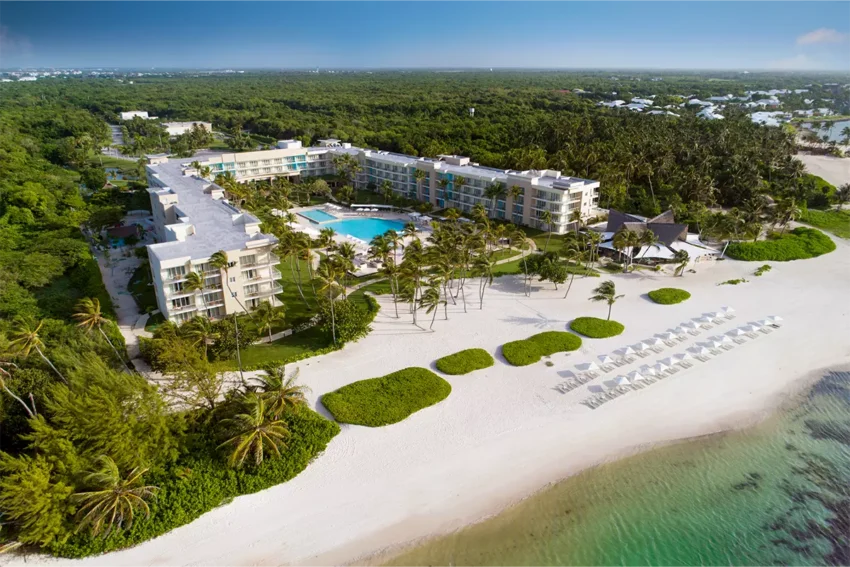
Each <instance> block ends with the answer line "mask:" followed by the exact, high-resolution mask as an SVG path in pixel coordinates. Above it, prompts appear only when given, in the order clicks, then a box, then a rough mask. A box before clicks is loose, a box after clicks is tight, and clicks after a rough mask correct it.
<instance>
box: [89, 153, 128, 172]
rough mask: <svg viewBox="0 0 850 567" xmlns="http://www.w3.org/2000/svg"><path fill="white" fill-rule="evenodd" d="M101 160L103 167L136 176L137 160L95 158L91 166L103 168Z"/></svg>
mask: <svg viewBox="0 0 850 567" xmlns="http://www.w3.org/2000/svg"><path fill="white" fill-rule="evenodd" d="M101 160H102V164H103V167H116V168H118V169H120V170H121V171H122V172H127V173H131V174H133V175H136V172H137V168H136V160H135V159H121V158H118V157H115V156H105V155H100V156H94V157H93V158H91V159H90V160H89V164H90V165H91V166H92V167H101Z"/></svg>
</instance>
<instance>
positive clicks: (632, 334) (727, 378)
mask: <svg viewBox="0 0 850 567" xmlns="http://www.w3.org/2000/svg"><path fill="white" fill-rule="evenodd" d="M848 252H850V244H848V243H847V242H844V241H839V242H838V249H837V250H836V251H835V252H833V253H831V254H828V255H826V256H823V257H820V258H816V259H812V260H803V261H797V262H790V263H779V262H775V263H772V266H773V270H772V271H770V272H768V273H767V274H765V275H763V276H761V277H754V276H753V275H752V273H753V270H754V269H755V268H756V267H757V266H758V265H759V264H757V263H743V262H735V261H731V260H726V261H722V262H717V263H711V262H707V263H704V264H700V265H698V266H697V268H696V270H697V273H696V274H692V273H686V274H685V276H684V277H681V278H679V277H676V278H674V277H672V276H671V275H670V274H669V273H667V274H656V273H651V272H637V273H634V274H629V275H614V276H608V275H603V279H613V280H614V281H615V282H616V284H617V289H618V292H619V293H624V294H626V297H625V298H623V299H622V300H620V301H619V302H618V303H617V304H616V305H615V306H614V309H613V318H614V319H616V320H618V321H620V322H622V323H623V324H625V326H626V331H625V332H624V333H623V335H621V336H619V337H615V338H610V339H605V340H591V339H585V341H584V345H583V347H582V349H581V350H580V351H577V352H574V353H571V354H569V355H565V354H563V353H561V354H557V355H553V356H552V357H551V361H552V362H553V363H554V366H552V367H547V366H546V365H545V364H544V362H543V361H541V362H539V363H537V364H534V365H531V366H527V367H523V368H514V367H511V366H508V365H507V364H506V363H505V362H504V360H503V359H501V356H500V355H498V352H499V346H500V345H501V344H502V343H504V342H506V341H509V340H514V339H519V338H525V337H527V336H529V335H532V334H534V333H537V332H540V331H543V330H564V329H565V328H566V326H567V325H568V323H569V321H570V320H572V319H573V318H575V317H578V316H584V315H592V316H600V317H604V316H605V313H606V310H607V307H606V306H605V305H603V304H597V303H591V302H590V301H588V299H587V298H588V296H589V295H590V290H591V288H592V287H594V286H596V285H598V283H599V282H600V281H601V279H599V278H586V279H582V278H576V280H575V283H574V285H573V288H572V291H571V292H570V296H569V298H568V299H566V300H565V299H563V294H564V291H563V287H562V288H561V289H560V290H559V291H557V292H556V291H554V290H553V289H552V286H551V284H548V283H547V284H537V283H535V285H534V290H533V291H532V294H531V297H524V296H523V295H522V291H521V282H520V279H519V278H518V277H513V276H512V277H503V278H499V279H497V280H495V282H494V284H493V286H492V288H491V289H488V290H487V293H486V296H485V301H484V309H483V310H479V309H478V305H477V302H476V301H471V302H470V305H469V306H468V310H469V312H468V313H466V314H464V313H463V309H462V307H461V306H460V305H457V306H450V308H449V320H448V321H444V320H442V313H440V315H438V317H437V321H436V324H435V325H434V329H435V332H426V331H422V330H419V329H417V328H416V327H413V326H412V325H411V324H410V322H409V319H407V318H402V320H396V319H394V318H393V317H392V313H393V310H392V308H391V306H390V304H389V302H388V301H387V299H388V298H387V297H381V298H380V301H381V304H382V307H383V308H382V311H381V313H380V314H379V316H378V318H377V320H376V321H375V323H374V332H373V333H371V334H370V335H369V336H368V337H367V338H366V339H364V340H362V341H360V342H359V343H356V344H353V345H350V346H348V347H346V348H345V349H344V350H343V351H341V352H337V353H333V354H330V355H327V356H323V357H320V358H315V359H311V360H306V361H304V362H302V363H300V364H299V366H300V367H301V380H302V381H303V382H304V383H306V384H308V385H309V386H310V387H311V388H312V395H311V401H312V403H314V404H315V405H316V407H317V409H318V410H319V411H321V412H324V410H323V408H322V407H321V405H320V404H318V398H319V397H320V395H321V394H323V393H325V392H328V391H331V390H334V389H336V388H338V387H340V386H343V385H345V384H348V383H350V382H353V381H355V380H360V379H364V378H371V377H375V376H381V375H383V374H386V373H388V372H391V371H394V370H398V369H400V368H403V367H407V366H425V367H431V368H433V362H434V360H435V359H436V358H439V357H441V356H444V355H447V354H451V353H453V352H456V351H458V350H461V349H464V348H470V347H483V348H485V349H487V350H489V351H490V352H492V353H494V354H496V355H497V356H496V358H497V362H496V365H495V366H494V367H492V368H489V369H486V370H481V371H478V372H475V373H472V374H469V375H466V376H458V377H448V380H449V382H450V383H451V384H452V388H453V391H452V394H451V395H450V396H449V398H448V399H446V400H444V401H443V402H441V403H439V404H437V405H436V406H433V407H431V408H427V409H425V410H422V411H420V412H418V413H416V414H414V415H413V416H411V417H410V418H408V419H406V420H404V421H403V422H401V423H398V424H395V425H391V426H387V427H382V428H376V429H370V428H366V427H358V426H347V425H345V426H343V427H342V432H341V434H340V435H339V436H338V437H337V438H335V439H334V440H333V441H332V442H331V443H330V445H329V446H328V449H327V451H326V452H325V453H324V454H323V455H321V456H320V457H319V458H318V459H317V460H316V461H315V462H314V463H313V464H312V465H310V467H309V468H307V470H305V471H304V472H303V473H302V474H301V475H299V476H298V477H297V478H295V479H294V480H292V481H291V482H288V483H286V484H283V485H280V486H277V487H274V488H271V489H269V490H266V491H263V492H261V493H258V494H254V495H250V496H243V497H240V498H237V499H236V500H234V501H233V502H232V503H230V504H227V505H225V506H222V507H220V508H218V509H216V510H214V511H212V512H210V513H208V514H206V515H204V516H202V517H201V518H199V519H198V520H196V521H194V522H192V523H191V524H189V525H186V526H183V527H181V528H178V529H176V530H174V531H172V532H170V533H168V534H166V535H164V536H162V537H160V538H157V539H155V540H152V541H149V542H146V543H144V544H142V545H139V546H137V547H135V548H132V549H128V550H124V551H121V552H116V553H111V554H108V555H106V556H101V557H92V558H88V559H84V560H80V561H65V560H62V561H56V563H67V564H72V563H73V564H83V565H285V564H339V563H344V562H351V561H354V560H356V559H357V558H361V557H364V556H367V555H369V554H373V553H376V552H379V551H380V550H382V549H385V548H388V547H392V546H399V545H404V544H405V543H409V542H411V541H413V540H416V539H418V538H423V537H428V536H431V535H436V534H441V533H445V532H448V531H451V530H454V529H457V528H458V527H461V526H463V525H464V524H468V523H470V522H474V521H477V520H480V519H482V518H484V517H486V516H488V515H491V514H493V513H496V512H498V511H499V510H500V509H503V508H504V507H505V506H508V505H510V504H511V503H513V502H516V501H518V500H519V499H522V498H524V497H526V496H528V495H529V494H531V493H533V492H535V491H537V490H539V489H541V488H543V487H545V486H546V485H548V484H550V483H552V482H555V481H558V480H560V479H562V478H564V477H566V476H568V475H570V474H572V473H575V472H577V471H579V470H581V469H583V468H586V467H589V466H592V465H594V464H596V463H600V462H604V461H606V460H610V459H614V458H616V457H618V456H622V455H623V454H626V453H629V452H634V451H637V450H641V449H643V448H646V447H649V446H651V444H653V443H659V442H666V441H671V440H675V439H680V438H685V437H691V436H696V435H702V434H707V433H711V432H716V431H719V430H723V429H727V428H730V427H734V426H737V425H741V424H745V423H751V422H752V421H753V420H756V419H758V418H760V417H761V416H763V415H764V414H765V412H766V411H767V410H768V409H770V408H772V407H773V406H775V405H776V404H778V403H780V402H781V401H782V400H785V399H787V397H788V396H789V395H791V394H792V393H794V392H795V391H797V390H799V388H800V387H802V386H803V385H804V384H803V382H805V379H804V378H803V377H805V376H806V375H808V374H810V372H811V371H812V370H813V369H816V368H823V367H826V366H829V365H832V364H842V363H847V362H848V361H850V342H848V337H850V300H848V295H847V290H848V281H850V253H848ZM740 277H744V278H746V279H748V280H749V283H744V284H741V285H737V286H730V285H723V286H718V285H717V284H718V283H720V282H722V281H725V280H728V279H731V278H740ZM659 287H680V288H684V289H686V290H688V291H690V292H691V293H692V298H691V299H690V300H688V301H686V302H684V303H682V304H678V305H672V306H662V305H656V304H654V303H652V302H651V301H650V300H649V299H648V298H646V296H645V294H646V292H648V291H650V290H653V289H657V288H659ZM476 288H477V284H476V282H472V284H471V285H470V288H469V289H470V292H469V293H467V297H468V298H471V297H473V296H475V295H476V294H475V291H474V290H475V289H476ZM724 305H730V306H732V307H734V308H735V309H736V310H737V318H736V319H734V320H733V321H729V322H726V323H723V324H721V325H719V326H718V327H717V328H716V329H712V330H710V331H703V332H702V333H701V334H700V336H699V337H689V338H688V341H687V342H685V343H680V344H679V345H678V346H677V347H676V348H667V347H665V350H664V352H662V353H661V354H658V355H651V356H649V357H647V358H645V359H638V360H637V361H636V362H635V363H633V364H631V365H629V366H626V367H623V368H619V369H617V370H616V372H612V373H609V374H606V375H603V376H601V377H600V378H597V379H595V380H593V381H592V382H590V383H589V384H587V385H585V386H583V387H580V388H579V389H577V390H574V391H572V392H569V393H567V394H562V393H560V392H558V391H556V390H555V389H554V386H555V385H556V384H557V383H559V382H562V381H563V380H564V379H565V378H564V377H563V373H565V372H566V371H569V370H575V365H576V364H578V363H581V362H588V361H591V360H594V361H595V360H596V356H597V355H599V354H604V353H609V352H611V351H612V350H614V349H617V348H619V347H622V346H626V345H630V344H633V343H635V342H637V341H639V340H641V339H645V338H649V337H651V336H652V335H653V334H655V333H659V332H663V331H665V330H666V329H668V328H669V327H672V326H676V325H677V324H679V323H681V322H683V321H686V320H689V319H691V318H693V317H698V316H700V315H702V314H703V313H705V312H709V311H716V310H718V309H720V308H721V306H724ZM400 311H402V312H403V311H405V309H404V308H403V307H402V308H401V309H400ZM769 315H779V316H781V317H782V318H784V321H785V322H784V326H783V327H782V328H781V329H779V330H777V331H775V332H773V333H771V334H769V335H762V334H761V333H759V334H758V338H756V339H753V340H747V342H746V344H743V345H736V346H735V348H734V349H733V350H731V351H729V352H725V353H723V354H721V355H719V356H717V357H716V358H715V357H712V358H711V359H710V360H709V361H708V362H694V367H693V368H691V369H689V370H685V371H682V372H679V373H677V374H676V375H674V376H672V377H669V378H666V379H665V380H663V381H661V382H658V383H655V384H653V385H651V386H649V387H647V388H645V389H643V390H640V391H635V392H630V393H629V394H627V395H625V396H623V397H620V398H618V399H616V400H613V401H610V402H608V403H606V404H605V405H603V406H602V407H600V408H599V409H596V410H591V409H589V408H588V407H585V406H584V405H581V404H580V402H581V400H582V399H584V398H586V397H587V396H588V395H589V388H590V387H593V386H598V385H599V384H600V383H602V382H603V381H604V380H607V379H610V378H613V377H614V376H616V375H617V374H624V373H626V372H628V371H630V370H634V369H637V368H638V367H639V366H641V365H643V364H647V363H650V364H651V363H654V362H655V361H656V360H657V359H660V358H663V357H667V356H671V355H672V354H675V353H680V352H684V350H685V349H686V348H687V347H689V346H692V345H694V344H696V343H697V342H698V341H701V340H705V338H707V337H708V336H711V335H715V334H720V333H724V332H726V331H728V330H731V329H732V328H733V327H735V326H737V325H742V324H745V323H747V322H749V321H755V320H759V319H763V318H765V317H766V316H769ZM20 560H21V559H15V561H20Z"/></svg>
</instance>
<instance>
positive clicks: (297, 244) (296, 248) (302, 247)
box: [293, 232, 316, 298]
mask: <svg viewBox="0 0 850 567" xmlns="http://www.w3.org/2000/svg"><path fill="white" fill-rule="evenodd" d="M293 253H294V256H295V262H296V264H295V266H296V268H297V269H296V270H295V271H296V272H297V273H298V281H299V283H301V279H302V278H301V264H304V265H305V266H307V276H308V278H309V280H310V288H311V289H312V290H313V297H314V298H315V297H316V284H315V282H314V281H313V280H314V278H313V241H312V240H311V239H310V236H309V235H308V234H307V233H306V232H296V233H295V235H294V238H293Z"/></svg>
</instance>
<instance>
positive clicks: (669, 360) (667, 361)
mask: <svg viewBox="0 0 850 567" xmlns="http://www.w3.org/2000/svg"><path fill="white" fill-rule="evenodd" d="M676 362H677V361H676V360H674V359H673V357H672V356H668V357H667V358H662V359H661V360H659V361H658V364H656V366H658V365H659V364H660V365H662V366H668V367H669V366H673V365H674V364H676Z"/></svg>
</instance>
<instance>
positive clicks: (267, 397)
mask: <svg viewBox="0 0 850 567" xmlns="http://www.w3.org/2000/svg"><path fill="white" fill-rule="evenodd" d="M298 373H299V371H298V368H296V369H295V371H294V372H292V373H291V374H290V375H289V376H287V375H286V370H285V368H284V367H283V366H282V365H281V366H274V367H272V368H268V369H266V375H265V376H260V377H259V378H257V379H258V380H259V381H260V388H261V390H262V392H261V393H260V398H262V400H263V401H264V402H265V403H266V405H267V407H268V411H269V413H270V414H271V415H272V417H274V418H275V419H280V417H281V416H282V415H283V414H284V413H286V412H287V411H288V410H291V409H295V408H297V407H298V406H302V405H307V396H306V393H307V392H309V391H310V388H308V387H307V386H301V385H298V384H296V383H295V381H296V380H297V379H298Z"/></svg>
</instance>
